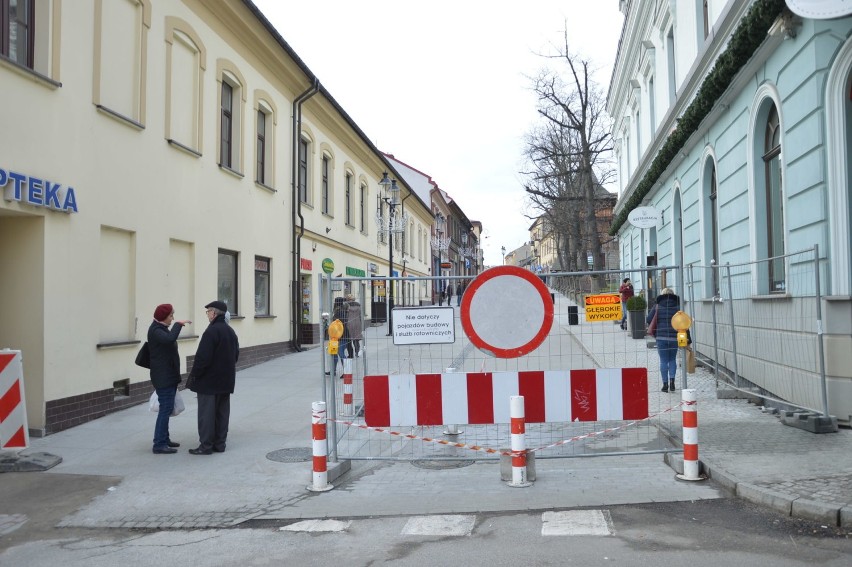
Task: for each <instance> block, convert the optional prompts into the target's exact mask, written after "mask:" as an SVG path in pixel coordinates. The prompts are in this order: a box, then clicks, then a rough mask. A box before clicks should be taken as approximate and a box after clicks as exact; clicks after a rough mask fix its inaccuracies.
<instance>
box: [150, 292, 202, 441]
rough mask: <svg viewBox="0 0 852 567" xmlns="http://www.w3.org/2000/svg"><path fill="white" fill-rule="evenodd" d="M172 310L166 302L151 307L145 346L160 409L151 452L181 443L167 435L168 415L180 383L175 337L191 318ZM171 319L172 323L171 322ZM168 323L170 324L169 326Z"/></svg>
mask: <svg viewBox="0 0 852 567" xmlns="http://www.w3.org/2000/svg"><path fill="white" fill-rule="evenodd" d="M174 318H175V310H174V309H173V308H172V306H171V305H170V304H168V303H163V304H162V305H158V306H157V308H156V309H155V310H154V321H152V322H151V326H150V327H148V348H149V349H150V351H151V368H150V370H151V384H153V386H154V389H155V390H156V391H157V400H158V401H159V404H160V411H159V412H158V413H157V422H156V424H155V425H154V448H153V452H154V453H155V454H158V455H171V454H173V453H177V449H175V447H180V443H176V442H174V441H172V440H171V439H170V438H169V417H171V415H172V411H173V410H174V407H175V396H176V395H177V387H178V384H180V355H178V348H177V338H178V335H180V331H181V329H183V326H184V325H187V324H189V323H191V322H192V321H174ZM172 321H174V325H172ZM169 325H172V328H171V329H169Z"/></svg>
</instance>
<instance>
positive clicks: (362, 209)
mask: <svg viewBox="0 0 852 567" xmlns="http://www.w3.org/2000/svg"><path fill="white" fill-rule="evenodd" d="M358 211H359V216H360V221H361V232H364V233H366V232H367V186H366V185H361V192H360V202H359V206H358Z"/></svg>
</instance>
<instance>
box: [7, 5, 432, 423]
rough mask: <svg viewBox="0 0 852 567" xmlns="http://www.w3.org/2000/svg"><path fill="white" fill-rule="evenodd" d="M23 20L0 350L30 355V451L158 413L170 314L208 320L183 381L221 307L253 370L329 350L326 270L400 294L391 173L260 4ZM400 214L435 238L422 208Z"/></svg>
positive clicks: (413, 259) (419, 261) (87, 9)
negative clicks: (157, 322)
mask: <svg viewBox="0 0 852 567" xmlns="http://www.w3.org/2000/svg"><path fill="white" fill-rule="evenodd" d="M10 4H12V5H13V6H12V7H13V8H14V10H12V12H13V15H14V18H11V19H9V18H4V20H3V22H2V23H3V26H4V28H3V29H4V31H3V33H2V34H0V85H2V91H3V98H2V101H3V102H2V104H0V124H2V125H3V128H2V129H3V136H2V138H0V188H2V190H3V197H4V198H3V199H2V200H0V241H2V243H3V245H2V246H0V264H2V266H3V269H2V271H0V290H2V293H0V312H2V313H3V316H2V318H0V348H11V349H14V350H21V351H22V352H23V360H24V384H25V394H26V406H27V414H28V419H29V424H28V425H29V427H30V430H31V432H32V433H34V434H36V435H38V434H45V433H51V432H55V431H59V430H62V429H65V428H67V427H71V426H74V425H77V424H79V423H83V422H85V421H88V420H91V419H94V418H97V417H99V416H101V415H104V414H105V413H109V412H111V411H115V410H118V409H122V408H124V407H128V406H129V405H132V404H135V403H139V402H140V401H141V400H143V399H145V398H147V396H148V395H150V392H151V388H150V382H149V380H148V373H147V371H146V370H144V369H142V368H139V367H136V366H134V364H133V360H134V357H135V354H136V352H137V351H138V349H139V347H140V345H141V343H142V342H143V341H144V340H145V338H146V332H147V329H148V326H149V324H150V322H151V319H152V313H153V310H154V308H155V307H156V305H157V304H160V303H171V304H173V305H174V307H175V316H176V318H177V319H191V320H193V321H194V322H193V324H191V325H189V326H187V327H186V328H185V329H184V330H183V333H182V335H181V339H180V341H179V350H180V354H181V371H182V372H186V371H187V370H188V369H189V368H191V363H192V355H193V354H194V352H195V349H196V346H197V341H198V337H199V336H200V335H201V334H202V333H203V331H204V328H205V326H206V318H205V316H204V308H203V306H204V305H205V304H206V303H208V302H210V301H212V300H215V299H219V300H223V301H225V302H226V303H227V304H228V306H229V310H230V311H231V313H232V319H231V324H232V326H233V327H234V328H235V330H236V332H237V334H238V335H239V338H240V345H241V347H242V348H241V356H240V366H241V367H245V366H249V365H252V364H256V363H259V362H263V361H265V360H269V359H271V358H273V357H275V356H279V355H281V354H283V353H285V352H288V351H289V350H291V349H293V348H299V345H300V344H302V343H306V342H307V343H316V342H320V341H321V338H320V336H319V333H318V332H316V331H315V329H317V328H318V327H319V322H320V310H321V307H322V304H321V303H320V296H321V293H322V291H323V290H322V287H321V281H322V278H321V276H322V275H323V274H324V271H323V266H324V265H326V266H328V265H330V264H333V266H334V267H332V270H334V271H333V273H334V275H337V274H338V273H347V274H352V275H363V276H365V277H366V276H367V274H373V275H377V276H380V275H384V276H387V275H388V273H389V270H390V267H389V266H388V261H387V259H388V242H387V239H383V238H381V237H380V235H379V233H378V231H377V227H376V224H375V220H374V218H375V213H376V208H377V203H378V202H379V198H380V197H381V194H380V190H381V188H380V186H379V185H378V182H379V180H381V178H382V175H383V173H384V172H385V171H389V172H390V173H391V175H396V177H397V178H400V177H399V175H398V174H396V172H394V170H393V167H392V166H391V164H390V163H389V162H388V161H387V160H386V158H385V157H384V156H383V154H381V152H379V151H378V150H377V149H376V148H375V147H374V146H373V145H372V144H371V143H370V142H369V138H368V137H367V136H366V135H365V134H364V133H363V132H362V131H361V130H360V129H359V128H358V126H357V125H356V124H354V122H353V121H352V120H351V118H350V117H349V116H348V115H347V114H346V113H345V111H344V110H343V109H342V108H341V107H340V105H339V104H338V103H337V102H336V101H335V100H334V99H333V97H332V96H331V95H330V94H329V93H328V92H327V91H326V90H325V89H324V88H323V87H322V85H321V84H320V83H319V81H318V80H317V78H316V77H315V76H314V75H313V74H312V73H311V72H310V70H309V69H308V68H307V66H306V65H305V63H304V62H302V61H301V59H299V57H298V56H297V55H296V54H295V53H294V52H293V51H292V49H291V48H290V47H289V46H288V45H287V44H286V42H285V41H284V39H283V38H281V37H280V35H278V33H277V32H276V31H275V30H274V28H273V27H272V25H271V24H270V23H269V22H268V21H267V20H266V19H265V18H264V17H263V15H262V14H261V13H260V12H259V11H258V10H257V8H256V7H255V6H254V5H253V4H252V3H251V2H250V1H248V0H211V1H201V0H181V1H177V0H75V1H74V2H70V1H68V0H18V1H17V2H11V3H10V1H9V0H0V7H1V8H2V9H3V10H5V12H4V13H5V14H8V13H10V12H9V9H10ZM365 80H366V78H365ZM400 179H401V178H400ZM401 189H402V194H403V198H405V196H406V195H408V194H409V193H410V191H409V188H408V187H407V186H405V185H404V183H402V184H401ZM406 209H407V212H408V213H409V215H410V219H411V224H412V226H411V230H412V232H413V233H414V234H418V233H419V234H421V235H423V234H427V233H428V231H429V229H430V227H431V225H432V222H433V217H432V214H431V212H430V209H429V206H428V205H427V204H426V203H424V202H422V201H421V200H420V199H419V198H417V197H416V196H412V198H410V199H408V200H407V201H406ZM421 239H423V237H421ZM419 246H420V247H421V248H424V249H423V250H421V251H420V253H419V254H414V255H413V256H410V257H409V262H408V264H407V269H408V270H411V271H412V272H414V273H418V274H427V273H428V269H429V254H428V251H427V250H425V242H421V243H420V244H419ZM395 270H397V271H401V265H396V267H395ZM351 291H353V292H356V293H368V290H367V286H364V287H363V288H362V289H360V290H359V289H352V290H351ZM367 315H368V316H369V313H367ZM308 335H310V336H308ZM238 387H239V386H238Z"/></svg>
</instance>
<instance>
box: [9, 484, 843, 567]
mask: <svg viewBox="0 0 852 567" xmlns="http://www.w3.org/2000/svg"><path fill="white" fill-rule="evenodd" d="M116 482H117V479H116V478H114V477H98V476H81V475H40V474H33V473H7V474H4V475H2V476H0V503H4V504H2V508H3V509H6V508H7V503H11V502H14V503H15V504H14V506H12V507H13V508H14V509H15V510H17V511H18V512H16V513H17V514H25V515H26V516H28V521H27V522H25V523H24V524H23V525H20V527H18V528H17V529H14V530H13V531H11V532H10V533H5V534H3V535H2V536H0V565H2V566H4V567H6V566H8V567H17V566H26V567H40V566H45V567H47V566H50V567H56V566H57V565H62V566H63V567H77V566H80V567H82V566H86V567H101V566H103V567H107V566H109V567H113V566H115V565H122V567H133V566H137V565H204V566H205V567H216V566H231V565H244V566H255V565H257V566H265V565H296V564H298V565H341V564H345V565H347V566H350V567H357V566H367V565H370V566H374V565H406V566H408V565H411V566H416V565H423V566H427V565H428V566H430V567H431V566H436V565H485V564H487V565H489V567H496V566H502V565H506V566H516V565H602V564H607V565H609V564H613V565H641V566H643V567H645V566H647V565H655V566H660V567H664V566H669V565H671V566H675V565H677V566H683V565H695V566H708V567H709V566H713V567H718V566H719V565H737V566H758V565H760V566H764V565H770V564H771V565H774V566H798V565H815V564H818V565H825V566H835V565H836V566H838V567H839V566H843V567H847V566H848V565H850V564H852V539H850V538H852V530H849V529H845V528H836V527H827V526H822V525H820V524H817V523H813V522H807V521H804V520H797V519H795V518H790V517H787V516H782V515H780V514H778V513H775V512H773V511H771V510H769V509H766V508H762V507H756V506H754V505H751V504H749V503H747V502H745V501H743V500H739V499H735V498H722V499H710V500H700V501H693V502H671V503H655V504H639V505H629V506H612V507H598V508H595V509H594V510H586V512H587V513H589V514H595V515H596V517H600V518H605V522H604V524H603V526H604V531H603V534H602V535H572V534H575V533H576V532H575V531H574V530H579V532H580V533H587V532H584V531H583V530H584V529H585V528H586V527H588V526H586V525H585V524H584V522H583V521H582V520H581V521H579V522H576V521H574V522H568V523H569V524H570V525H568V527H567V531H560V526H559V524H554V523H548V521H547V520H546V518H547V517H550V518H551V519H552V518H553V516H554V515H559V514H562V513H564V514H565V515H566V516H569V517H571V516H572V515H573V514H575V513H578V512H577V511H576V510H569V511H559V510H557V511H542V510H537V511H529V512H522V513H518V512H511V513H479V514H464V515H456V516H423V517H419V516H418V517H411V516H391V517H382V518H371V517H370V516H369V510H365V511H364V516H361V517H357V518H338V519H336V520H332V521H325V522H322V523H321V524H317V522H316V521H309V522H303V523H300V522H298V521H295V520H291V521H272V520H267V521H254V522H247V523H243V524H240V525H239V526H237V527H234V528H230V529H218V530H165V531H156V530H142V529H137V530H112V529H82V528H76V529H65V528H55V527H54V526H55V525H56V523H57V522H58V520H59V519H60V518H62V517H63V516H64V515H66V514H68V513H71V512H73V511H74V510H76V509H78V508H79V507H80V506H82V505H84V504H86V503H87V502H88V501H89V500H91V499H92V498H95V497H97V496H98V495H99V494H102V493H103V491H104V490H106V489H108V487H110V486H114V485H115V484H116ZM601 490H605V488H603V487H602V488H601ZM22 499H23V500H25V501H26V503H25V504H22ZM22 506H24V507H22ZM3 513H4V512H2V509H0V516H2V514H3ZM554 513H555V514H554ZM579 513H581V514H582V512H579ZM434 522H438V523H441V522H444V524H443V526H442V528H441V529H440V530H439V533H440V534H441V535H429V533H430V532H429V531H428V526H429V525H431V524H432V523H434ZM446 522H450V523H451V524H452V526H454V527H458V529H459V531H458V532H457V533H455V535H448V533H454V532H453V530H448V529H447V525H446ZM412 526H414V528H413V529H412ZM417 526H426V531H425V532H424V531H422V530H420V531H418V528H417ZM547 526H551V527H553V526H556V528H557V529H555V531H554V530H553V529H550V532H549V534H548V535H545V534H544V532H545V531H546V530H547V529H549V528H547ZM282 528H283V530H282ZM305 530H320V531H305ZM324 530H326V531H324Z"/></svg>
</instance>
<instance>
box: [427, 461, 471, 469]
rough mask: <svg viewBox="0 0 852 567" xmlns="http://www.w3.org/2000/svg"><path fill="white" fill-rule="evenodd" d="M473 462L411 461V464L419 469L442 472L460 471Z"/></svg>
mask: <svg viewBox="0 0 852 567" xmlns="http://www.w3.org/2000/svg"><path fill="white" fill-rule="evenodd" d="M473 463H474V461H441V460H431V461H411V464H412V465H414V466H415V467H417V468H420V469H431V470H443V469H460V468H462V467H469V466H470V465H472V464H473Z"/></svg>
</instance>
